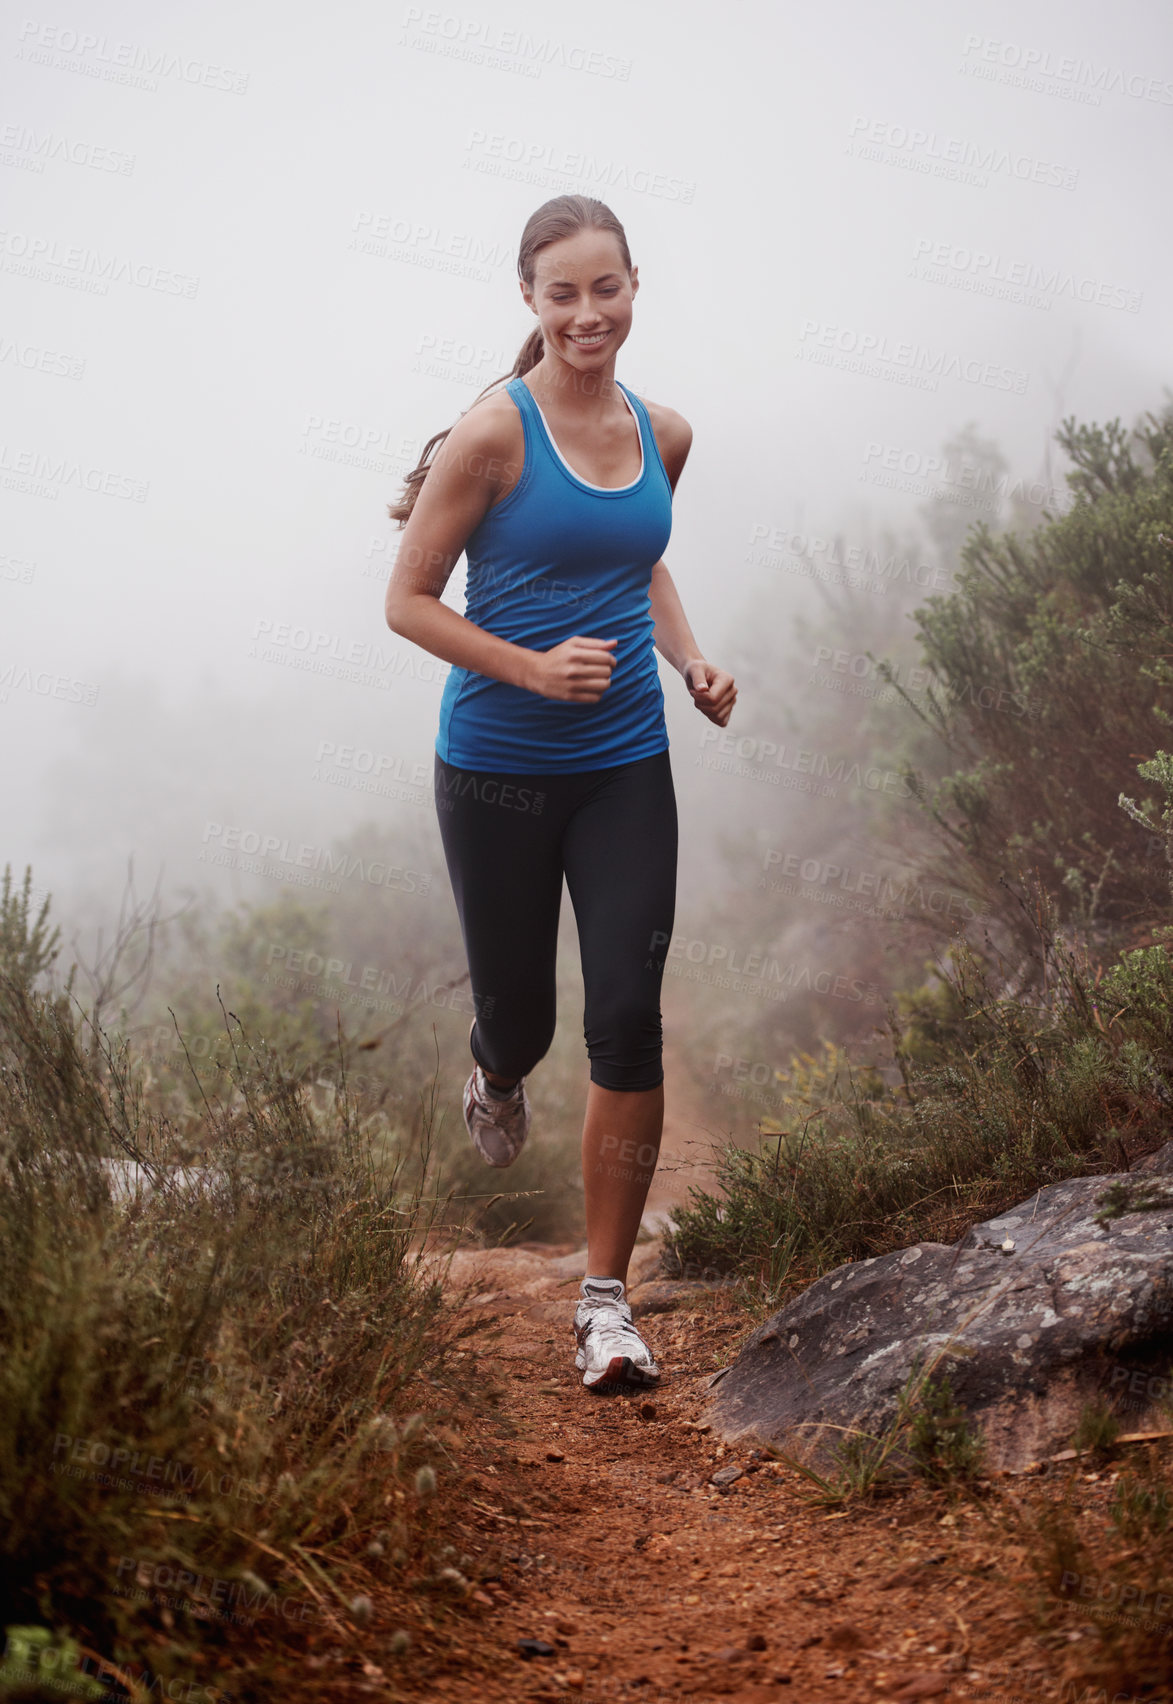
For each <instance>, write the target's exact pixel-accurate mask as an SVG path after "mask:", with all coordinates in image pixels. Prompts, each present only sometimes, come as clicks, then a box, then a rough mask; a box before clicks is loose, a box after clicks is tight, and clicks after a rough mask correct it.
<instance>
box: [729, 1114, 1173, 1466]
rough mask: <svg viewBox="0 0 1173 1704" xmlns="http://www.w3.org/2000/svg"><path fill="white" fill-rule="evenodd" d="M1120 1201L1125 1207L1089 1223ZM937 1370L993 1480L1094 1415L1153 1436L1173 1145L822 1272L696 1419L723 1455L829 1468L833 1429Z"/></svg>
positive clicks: (1172, 1291)
mask: <svg viewBox="0 0 1173 1704" xmlns="http://www.w3.org/2000/svg"><path fill="white" fill-rule="evenodd" d="M1113 1198H1115V1199H1116V1200H1117V1204H1118V1205H1120V1206H1122V1207H1123V1211H1121V1212H1120V1213H1119V1216H1117V1217H1112V1218H1108V1219H1106V1220H1105V1221H1104V1222H1102V1223H1100V1222H1097V1217H1096V1216H1097V1213H1098V1212H1100V1211H1102V1207H1103V1203H1104V1201H1105V1199H1106V1200H1107V1201H1108V1202H1111V1201H1112V1200H1113ZM1007 1241H1009V1242H1010V1243H1011V1244H1012V1245H1013V1247H1012V1250H1010V1251H1004V1250H1003V1246H1002V1245H1003V1244H1004V1243H1005V1242H1007ZM942 1351H944V1352H945V1353H944V1354H943V1355H941V1352H942ZM938 1356H941V1358H940V1359H939V1361H938V1364H937V1366H936V1372H935V1376H940V1375H941V1374H942V1373H945V1372H947V1373H948V1375H949V1380H950V1384H951V1387H952V1390H953V1394H954V1397H955V1398H956V1399H957V1401H958V1402H959V1404H960V1405H961V1406H962V1407H963V1408H964V1409H966V1410H967V1412H968V1413H969V1414H970V1416H971V1417H972V1418H973V1420H974V1421H975V1422H976V1423H977V1425H978V1427H980V1430H981V1432H982V1433H983V1434H984V1437H985V1441H986V1446H987V1456H986V1459H987V1463H988V1464H989V1465H990V1466H991V1467H995V1468H997V1467H1003V1468H1010V1469H1014V1468H1019V1467H1023V1466H1025V1465H1026V1464H1027V1463H1028V1462H1030V1461H1032V1460H1037V1459H1039V1458H1041V1457H1043V1456H1046V1455H1050V1454H1054V1453H1056V1452H1058V1451H1059V1450H1061V1449H1063V1448H1065V1447H1067V1446H1068V1445H1069V1444H1070V1442H1071V1434H1072V1432H1073V1430H1074V1428H1075V1425H1076V1423H1077V1421H1078V1419H1079V1415H1080V1411H1081V1410H1082V1408H1083V1407H1084V1406H1085V1405H1087V1404H1092V1403H1096V1404H1104V1405H1108V1406H1111V1407H1113V1408H1114V1409H1115V1410H1116V1412H1117V1414H1118V1416H1119V1418H1120V1419H1121V1421H1122V1423H1123V1425H1124V1429H1125V1430H1139V1429H1142V1428H1144V1427H1145V1426H1147V1425H1151V1424H1152V1423H1153V1420H1154V1417H1155V1416H1156V1415H1158V1414H1159V1409H1158V1407H1157V1405H1158V1404H1159V1403H1160V1402H1161V1400H1162V1399H1164V1400H1167V1401H1173V1380H1171V1379H1170V1378H1169V1376H1168V1375H1169V1372H1170V1365H1171V1364H1173V1142H1168V1143H1166V1145H1165V1146H1164V1147H1163V1148H1162V1149H1161V1150H1160V1151H1159V1152H1158V1153H1156V1154H1153V1155H1151V1156H1150V1157H1149V1158H1148V1159H1147V1160H1146V1161H1144V1162H1142V1164H1141V1165H1140V1166H1138V1167H1136V1168H1134V1169H1133V1170H1132V1171H1130V1172H1125V1173H1121V1174H1119V1175H1117V1176H1107V1177H1091V1178H1073V1179H1070V1180H1068V1181H1067V1182H1064V1183H1056V1184H1052V1185H1050V1186H1049V1187H1048V1188H1046V1189H1041V1190H1039V1191H1038V1192H1037V1193H1036V1194H1035V1195H1032V1196H1031V1197H1030V1199H1029V1200H1027V1201H1024V1202H1023V1203H1022V1205H1021V1206H1019V1207H1015V1208H1012V1209H1011V1210H1010V1212H1008V1213H1003V1214H1001V1215H1000V1216H999V1217H998V1218H996V1219H990V1220H987V1221H986V1222H985V1223H984V1224H980V1225H975V1226H973V1227H972V1229H971V1230H969V1231H967V1232H966V1233H965V1235H964V1236H963V1237H961V1238H960V1239H959V1241H958V1242H956V1243H955V1244H945V1243H914V1244H913V1245H912V1247H911V1248H905V1249H900V1250H898V1251H897V1252H895V1253H893V1254H886V1255H882V1256H879V1257H877V1258H875V1259H872V1260H863V1261H856V1262H851V1263H849V1264H847V1265H845V1266H840V1267H838V1268H836V1270H835V1271H833V1272H829V1273H827V1274H826V1275H825V1276H824V1277H822V1278H820V1279H818V1280H817V1281H816V1282H815V1283H814V1284H812V1285H811V1286H810V1287H809V1288H808V1289H807V1290H805V1291H803V1293H802V1294H801V1295H799V1296H797V1297H795V1298H794V1299H793V1300H792V1301H791V1302H789V1303H787V1305H786V1306H785V1307H783V1308H782V1309H780V1310H779V1311H778V1312H777V1313H775V1314H774V1315H773V1316H772V1317H771V1318H770V1319H769V1320H767V1321H766V1323H765V1325H763V1326H762V1327H761V1328H760V1329H759V1330H758V1331H756V1332H755V1333H754V1335H753V1336H752V1337H751V1338H750V1339H749V1341H748V1343H747V1344H746V1345H745V1347H744V1348H743V1350H742V1351H741V1354H740V1355H739V1356H738V1358H737V1360H736V1361H734V1362H733V1364H732V1366H731V1367H730V1368H729V1369H728V1371H727V1372H726V1373H724V1374H723V1375H719V1382H718V1383H716V1386H715V1390H714V1395H713V1400H712V1402H711V1405H710V1408H709V1410H708V1412H707V1414H706V1416H705V1418H706V1419H707V1420H708V1421H709V1422H710V1423H711V1425H712V1427H713V1430H714V1432H715V1433H716V1434H717V1435H718V1436H719V1437H722V1438H724V1439H725V1440H726V1441H728V1442H734V1441H737V1440H745V1441H748V1439H749V1438H751V1437H752V1438H755V1439H756V1440H759V1441H773V1442H782V1441H783V1440H785V1444H786V1447H787V1448H788V1449H789V1450H792V1451H794V1452H795V1453H797V1454H799V1455H802V1456H806V1457H808V1458H810V1459H822V1460H824V1461H825V1460H827V1459H828V1457H829V1454H830V1452H831V1450H832V1447H833V1445H834V1443H835V1442H836V1441H837V1440H839V1439H841V1438H842V1437H843V1433H842V1431H839V1430H832V1428H841V1427H845V1426H847V1427H859V1428H860V1429H861V1430H864V1431H867V1432H869V1433H872V1434H875V1433H876V1432H878V1431H880V1430H881V1429H882V1428H884V1427H885V1426H886V1425H887V1424H888V1423H889V1422H890V1421H891V1420H892V1419H893V1418H894V1417H895V1415H896V1413H897V1410H898V1401H897V1399H898V1395H899V1393H900V1391H901V1390H902V1389H903V1388H904V1386H905V1384H906V1381H907V1380H908V1378H909V1375H910V1373H912V1372H913V1371H914V1368H915V1367H916V1366H920V1367H922V1368H923V1367H925V1366H926V1365H927V1364H928V1363H929V1362H930V1361H932V1360H934V1359H936V1358H937V1357H938ZM1166 1424H1167V1422H1166Z"/></svg>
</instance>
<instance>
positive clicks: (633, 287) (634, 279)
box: [631, 266, 639, 296]
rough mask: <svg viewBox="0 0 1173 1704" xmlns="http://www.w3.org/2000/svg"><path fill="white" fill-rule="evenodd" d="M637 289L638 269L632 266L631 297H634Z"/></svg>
mask: <svg viewBox="0 0 1173 1704" xmlns="http://www.w3.org/2000/svg"><path fill="white" fill-rule="evenodd" d="M638 289H639V267H638V266H633V267H632V269H631V293H632V295H633V296H634V295H635V293H636V291H637V290H638Z"/></svg>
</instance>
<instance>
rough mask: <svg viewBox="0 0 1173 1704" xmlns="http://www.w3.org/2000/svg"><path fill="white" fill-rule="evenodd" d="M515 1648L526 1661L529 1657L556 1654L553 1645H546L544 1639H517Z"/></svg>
mask: <svg viewBox="0 0 1173 1704" xmlns="http://www.w3.org/2000/svg"><path fill="white" fill-rule="evenodd" d="M517 1648H518V1650H519V1651H520V1652H521V1654H522V1656H523V1657H525V1659H526V1660H527V1661H528V1660H529V1659H530V1658H531V1657H553V1656H557V1654H558V1653H557V1652H556V1651H555V1649H554V1647H553V1645H547V1643H546V1641H545V1640H544V1639H519V1640H518V1641H517Z"/></svg>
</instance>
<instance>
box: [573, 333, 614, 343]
mask: <svg viewBox="0 0 1173 1704" xmlns="http://www.w3.org/2000/svg"><path fill="white" fill-rule="evenodd" d="M606 335H607V333H606V332H605V331H600V332H598V333H597V334H596V335H595V336H594V337H575V336H574V335H573V333H571V336H570V341H571V342H572V343H602V341H603V339H604V338H605V337H606Z"/></svg>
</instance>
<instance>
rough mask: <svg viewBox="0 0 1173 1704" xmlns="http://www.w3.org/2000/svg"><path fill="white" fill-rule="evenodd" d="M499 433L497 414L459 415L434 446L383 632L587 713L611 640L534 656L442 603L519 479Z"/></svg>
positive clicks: (601, 684) (570, 643)
mask: <svg viewBox="0 0 1173 1704" xmlns="http://www.w3.org/2000/svg"><path fill="white" fill-rule="evenodd" d="M510 406H512V404H511V405H510ZM505 430H506V428H505V425H504V423H503V421H502V419H501V416H500V415H499V414H497V412H496V410H495V409H493V408H491V407H490V408H487V407H485V406H483V405H482V406H480V407H474V408H472V409H470V410H469V412H468V414H466V415H462V417H461V418H460V419H459V420H458V421H457V423H456V425H455V426H454V427H453V428H452V430H451V431H450V432H449V434H448V436H447V437H446V438H445V439H444V441H443V443H442V444H440V445H439V446H438V448H437V450H436V453H435V455H434V456H433V458H432V462H431V465H430V466H429V468H428V473H427V477H426V478H425V480H424V482H423V484H422V485H421V486H420V489H419V494H418V496H417V497H416V500H415V506H414V508H413V509H412V512H411V517H410V519H409V520H408V522H407V525H406V527H405V528H404V529H403V536H402V538H401V539H400V542H399V551H398V554H397V556H396V559H395V567H394V569H393V570H392V573H391V578H390V580H389V581H388V584H387V596H386V601H385V606H384V607H385V613H386V617H387V625H388V627H389V628H390V629H391V631H392V632H393V633H398V634H401V635H402V637H403V638H405V639H410V640H412V641H413V643H415V644H417V645H421V646H422V647H423V649H424V650H425V651H430V652H431V654H432V655H433V656H434V657H440V658H442V659H443V661H444V662H446V663H452V664H454V665H455V666H456V667H457V668H461V669H468V670H470V671H471V672H472V673H474V674H482V675H489V676H491V677H492V678H493V679H494V680H501V681H505V682H507V683H508V684H509V685H510V686H520V687H524V688H526V689H527V690H528V691H530V692H536V693H539V694H540V695H541V696H542V697H543V698H559V699H563V700H566V701H569V702H575V703H587V704H593V703H595V702H596V701H597V700H598V699H599V698H600V697H601V696H602V694H603V692H604V691H605V690H606V688H607V686H608V684H609V682H610V679H611V670H612V668H613V667H614V665H615V658H614V656H613V654H612V651H611V650H610V648H609V647H611V646H613V645H614V644H615V641H614V640H603V639H588V638H583V637H581V636H576V637H574V638H572V639H567V640H564V641H563V643H562V644H561V645H556V646H555V647H554V648H553V650H550V651H533V650H530V649H529V648H528V647H527V646H525V645H514V644H511V643H510V641H509V640H508V639H501V638H499V637H498V636H497V635H496V634H495V633H486V632H485V630H484V629H483V628H481V627H478V626H477V625H476V624H475V622H472V621H469V620H468V618H467V617H466V616H463V615H461V614H459V612H458V611H457V610H454V609H452V608H450V606H449V605H448V604H445V603H442V602H441V601H440V594H441V593H442V592H443V590H444V587H445V586H446V585H447V583H448V577H449V575H450V574H451V572H452V570H453V568H454V567H455V566H456V564H457V562H458V561H459V560H460V555H461V552H462V551H463V549H464V546H465V543H466V541H467V540H468V538H469V537H470V536H471V534H472V533H473V532H474V531H475V529H476V528H477V526H479V524H480V522H481V521H482V520H483V519H484V517H485V514H486V513H487V511H488V509H489V508H490V506H491V505H492V503H493V501H494V500H495V498H496V496H497V494H498V492H499V491H500V490H501V488H502V486H504V485H507V484H508V485H510V486H511V485H513V484H514V483H515V481H516V477H517V476H518V475H519V474H520V472H521V469H520V467H517V466H514V465H512V463H511V462H510V460H509V457H508V454H505V455H503V454H502V447H503V444H504V443H505V441H506V440H505V437H504V433H505Z"/></svg>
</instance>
